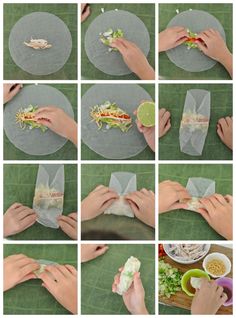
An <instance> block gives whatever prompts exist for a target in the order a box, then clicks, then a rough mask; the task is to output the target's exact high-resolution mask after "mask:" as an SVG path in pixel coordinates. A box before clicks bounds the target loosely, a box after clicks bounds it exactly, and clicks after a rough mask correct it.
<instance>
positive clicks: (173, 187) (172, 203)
mask: <svg viewBox="0 0 236 318" xmlns="http://www.w3.org/2000/svg"><path fill="white" fill-rule="evenodd" d="M185 199H191V197H190V195H189V193H188V191H187V190H186V188H184V187H183V186H182V185H181V184H180V183H178V182H173V181H170V180H165V181H162V182H161V183H160V184H159V214H160V213H164V212H168V211H172V210H177V209H187V204H186V203H181V201H182V200H185Z"/></svg>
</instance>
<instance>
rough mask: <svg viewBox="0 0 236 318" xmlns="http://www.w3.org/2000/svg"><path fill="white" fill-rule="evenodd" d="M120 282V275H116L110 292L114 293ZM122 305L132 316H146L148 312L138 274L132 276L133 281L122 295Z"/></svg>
mask: <svg viewBox="0 0 236 318" xmlns="http://www.w3.org/2000/svg"><path fill="white" fill-rule="evenodd" d="M122 269H123V268H120V269H119V272H121V271H122ZM119 282H120V273H119V274H117V275H116V276H115V278H114V282H113V284H112V292H113V293H116V291H117V285H118V284H119ZM122 298H123V301H124V304H125V306H126V308H127V309H128V311H129V312H130V313H131V314H132V315H148V311H147V308H146V305H145V290H144V288H143V284H142V281H141V278H140V273H139V272H136V273H135V274H134V280H133V283H132V285H131V286H130V288H129V289H128V290H127V292H126V293H124V294H123V295H122Z"/></svg>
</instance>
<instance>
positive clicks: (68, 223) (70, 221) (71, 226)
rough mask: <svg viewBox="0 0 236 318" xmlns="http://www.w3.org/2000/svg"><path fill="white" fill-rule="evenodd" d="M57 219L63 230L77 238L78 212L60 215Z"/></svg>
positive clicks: (71, 236)
mask: <svg viewBox="0 0 236 318" xmlns="http://www.w3.org/2000/svg"><path fill="white" fill-rule="evenodd" d="M57 220H58V224H59V226H60V228H61V229H62V231H63V232H64V233H66V234H67V235H68V236H69V237H70V238H72V239H73V240H77V212H74V213H70V214H68V215H60V216H59V217H58V219H57Z"/></svg>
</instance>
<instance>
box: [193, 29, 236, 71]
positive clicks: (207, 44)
mask: <svg viewBox="0 0 236 318" xmlns="http://www.w3.org/2000/svg"><path fill="white" fill-rule="evenodd" d="M198 38H199V39H201V40H202V41H203V43H202V42H201V41H196V43H197V45H198V48H199V49H200V50H201V51H202V52H203V53H204V54H205V55H207V56H209V57H210V58H212V59H213V60H216V61H217V62H219V63H221V64H222V65H223V66H224V67H225V68H226V69H227V71H228V72H229V74H230V75H231V77H232V73H233V56H232V54H231V53H230V51H229V49H228V48H227V45H226V43H225V41H224V39H223V38H222V36H221V35H220V33H219V32H218V31H216V30H214V29H208V30H205V31H202V32H201V33H199V34H198Z"/></svg>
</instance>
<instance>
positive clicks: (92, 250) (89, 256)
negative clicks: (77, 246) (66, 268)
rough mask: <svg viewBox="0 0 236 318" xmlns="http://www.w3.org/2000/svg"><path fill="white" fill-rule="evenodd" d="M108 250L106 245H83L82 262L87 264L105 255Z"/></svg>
mask: <svg viewBox="0 0 236 318" xmlns="http://www.w3.org/2000/svg"><path fill="white" fill-rule="evenodd" d="M108 248H109V247H108V246H107V245H106V244H81V262H82V263H85V262H88V261H91V260H93V259H94V258H97V257H98V256H101V255H103V254H105V253H106V252H107V250H108Z"/></svg>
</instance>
